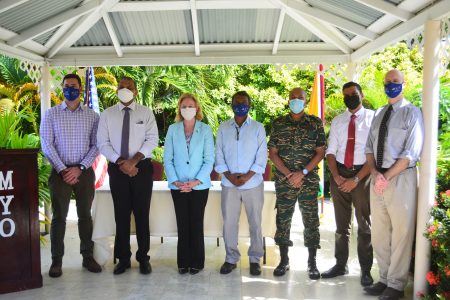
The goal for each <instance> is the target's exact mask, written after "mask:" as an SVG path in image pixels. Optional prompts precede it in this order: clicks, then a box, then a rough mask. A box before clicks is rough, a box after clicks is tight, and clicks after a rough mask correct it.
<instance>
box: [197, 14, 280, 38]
mask: <svg viewBox="0 0 450 300" xmlns="http://www.w3.org/2000/svg"><path fill="white" fill-rule="evenodd" d="M197 15H198V27H199V36H200V43H206V44H208V43H250V42H270V41H273V39H274V37H275V31H276V27H277V22H278V15H279V11H277V10H275V9H263V10H256V9H242V10H236V9H224V10H201V11H199V12H198V14H197Z"/></svg>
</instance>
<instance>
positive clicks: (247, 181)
mask: <svg viewBox="0 0 450 300" xmlns="http://www.w3.org/2000/svg"><path fill="white" fill-rule="evenodd" d="M250 102H251V100H250V96H249V95H248V94H247V93H246V92H244V91H240V92H237V93H236V94H234V95H233V97H232V101H231V104H232V107H233V112H234V118H233V119H231V120H228V121H226V122H224V123H222V124H221V125H220V127H219V131H218V132H217V140H216V166H215V170H216V172H217V173H220V174H222V216H223V223H224V225H223V238H224V241H225V251H226V258H225V263H224V264H223V265H222V267H221V268H220V273H221V274H228V273H230V272H231V271H232V270H233V269H235V268H236V263H237V262H238V261H239V259H240V256H241V255H240V253H239V249H238V247H237V245H238V233H239V217H240V215H241V202H242V203H244V206H245V211H246V212H247V219H248V222H249V227H250V248H249V249H248V256H249V260H250V274H251V275H260V274H261V267H260V264H259V261H260V259H261V256H263V254H264V249H263V238H262V231H261V214H262V208H263V205H264V181H263V176H262V174H263V173H264V171H265V168H266V164H267V142H266V132H265V130H264V126H263V125H262V124H261V123H258V122H256V121H254V120H252V119H250V118H249V117H248V110H249V108H250Z"/></svg>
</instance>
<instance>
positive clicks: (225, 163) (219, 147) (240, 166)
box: [215, 117, 267, 190]
mask: <svg viewBox="0 0 450 300" xmlns="http://www.w3.org/2000/svg"><path fill="white" fill-rule="evenodd" d="M266 164H267V142H266V131H265V130H264V126H263V125H262V124H261V123H259V122H256V121H254V120H252V119H250V117H247V119H246V120H245V122H244V123H242V126H241V127H240V128H239V126H238V125H237V124H236V121H235V120H234V118H233V119H231V120H228V121H226V122H224V123H222V124H221V125H220V126H219V130H218V132H217V139H216V167H215V170H216V172H217V173H224V172H226V171H229V172H230V173H242V174H245V173H247V172H248V171H250V170H251V171H253V172H255V174H254V175H253V176H252V177H251V178H250V180H249V181H247V182H246V183H245V184H243V185H241V186H240V187H238V189H241V190H246V189H251V188H254V187H257V186H258V185H260V184H261V182H263V176H262V174H264V171H265V170H266ZM222 185H223V186H226V187H234V185H233V184H232V183H231V182H230V181H229V180H228V179H227V178H226V177H225V176H222Z"/></svg>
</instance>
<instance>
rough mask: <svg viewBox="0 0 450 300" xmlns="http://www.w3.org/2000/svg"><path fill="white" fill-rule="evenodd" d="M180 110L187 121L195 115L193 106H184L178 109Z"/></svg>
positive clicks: (195, 111) (195, 110)
mask: <svg viewBox="0 0 450 300" xmlns="http://www.w3.org/2000/svg"><path fill="white" fill-rule="evenodd" d="M180 111H181V116H183V118H184V119H185V120H187V121H190V120H192V119H193V118H194V117H195V115H196V114H197V109H196V108H195V107H186V108H182V109H180Z"/></svg>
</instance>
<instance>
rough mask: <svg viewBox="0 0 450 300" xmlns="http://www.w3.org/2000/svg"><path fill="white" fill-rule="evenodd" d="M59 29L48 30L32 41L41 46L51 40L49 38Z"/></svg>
mask: <svg viewBox="0 0 450 300" xmlns="http://www.w3.org/2000/svg"><path fill="white" fill-rule="evenodd" d="M58 29H59V27H56V28H54V29H53V30H49V31H47V32H46V33H44V34H41V35H40V36H37V37H35V38H34V39H33V40H34V41H35V42H38V43H39V44H41V45H44V44H45V43H47V41H48V40H49V39H50V38H51V36H52V35H53V34H54V33H55V32H56V31H57V30H58Z"/></svg>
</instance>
